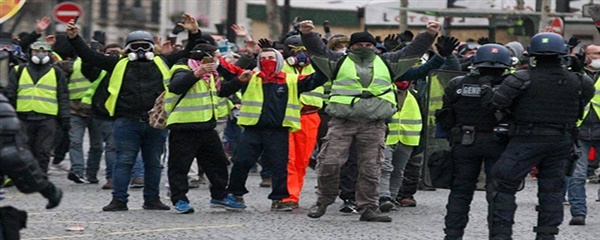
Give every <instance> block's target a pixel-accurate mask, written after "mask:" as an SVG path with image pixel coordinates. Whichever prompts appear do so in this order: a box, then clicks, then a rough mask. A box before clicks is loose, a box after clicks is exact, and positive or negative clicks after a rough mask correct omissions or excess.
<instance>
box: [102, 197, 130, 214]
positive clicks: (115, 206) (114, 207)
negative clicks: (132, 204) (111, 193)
mask: <svg viewBox="0 0 600 240" xmlns="http://www.w3.org/2000/svg"><path fill="white" fill-rule="evenodd" d="M127 210H129V208H127V203H126V202H122V201H119V200H117V199H116V198H113V199H112V201H110V203H109V204H108V205H106V206H105V207H103V208H102V211H105V212H116V211H127Z"/></svg>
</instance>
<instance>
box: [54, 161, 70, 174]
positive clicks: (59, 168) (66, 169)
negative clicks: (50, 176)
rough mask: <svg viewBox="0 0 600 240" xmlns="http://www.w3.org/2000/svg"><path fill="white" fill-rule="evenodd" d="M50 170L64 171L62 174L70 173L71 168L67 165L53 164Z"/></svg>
mask: <svg viewBox="0 0 600 240" xmlns="http://www.w3.org/2000/svg"><path fill="white" fill-rule="evenodd" d="M50 168H51V169H54V170H56V171H62V172H69V171H70V169H69V166H67V165H66V164H60V162H59V163H51V164H50Z"/></svg>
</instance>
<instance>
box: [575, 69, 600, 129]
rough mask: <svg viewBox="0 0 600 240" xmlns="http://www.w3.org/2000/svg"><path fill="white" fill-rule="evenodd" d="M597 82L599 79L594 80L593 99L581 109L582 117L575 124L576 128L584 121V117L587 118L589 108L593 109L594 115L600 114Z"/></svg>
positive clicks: (599, 92) (599, 90) (599, 82)
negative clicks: (594, 90)
mask: <svg viewBox="0 0 600 240" xmlns="http://www.w3.org/2000/svg"><path fill="white" fill-rule="evenodd" d="M598 80H600V77H599V78H598V79H597V80H596V83H595V84H594V89H596V92H595V93H594V97H593V98H592V100H591V101H590V103H589V104H588V105H586V106H585V108H584V109H583V117H582V118H581V120H579V121H578V122H577V126H580V125H581V123H582V122H583V119H585V117H587V115H588V114H589V113H590V107H593V108H594V111H595V112H596V114H600V81H598Z"/></svg>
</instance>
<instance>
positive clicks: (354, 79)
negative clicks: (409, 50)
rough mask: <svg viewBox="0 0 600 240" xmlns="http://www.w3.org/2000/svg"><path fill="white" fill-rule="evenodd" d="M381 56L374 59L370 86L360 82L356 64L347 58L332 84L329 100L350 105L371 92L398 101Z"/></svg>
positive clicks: (385, 98)
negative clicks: (365, 93) (364, 93)
mask: <svg viewBox="0 0 600 240" xmlns="http://www.w3.org/2000/svg"><path fill="white" fill-rule="evenodd" d="M383 61H384V60H383V59H381V57H379V56H377V57H375V59H374V60H373V77H372V79H371V83H370V84H369V86H368V87H366V88H364V87H363V86H362V84H361V83H360V82H359V77H358V74H357V73H356V65H355V64H354V61H352V59H350V58H345V60H344V62H343V63H342V65H341V66H340V69H339V71H338V74H337V77H336V79H334V80H333V85H332V86H331V95H330V96H329V102H333V103H341V104H346V105H350V104H351V103H352V102H357V101H360V96H361V95H362V94H363V92H369V93H371V94H372V95H373V96H376V97H378V98H381V99H384V100H387V101H389V102H390V103H392V104H393V105H394V106H395V105H396V104H397V103H396V96H395V94H394V91H393V86H394V84H392V77H391V76H390V72H389V69H388V68H387V66H386V65H385V63H384V62H383Z"/></svg>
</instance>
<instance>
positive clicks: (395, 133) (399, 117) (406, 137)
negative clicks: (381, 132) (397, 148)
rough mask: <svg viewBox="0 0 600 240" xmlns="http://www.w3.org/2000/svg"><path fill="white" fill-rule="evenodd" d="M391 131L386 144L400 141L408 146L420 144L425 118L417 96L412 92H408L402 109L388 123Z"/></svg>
mask: <svg viewBox="0 0 600 240" xmlns="http://www.w3.org/2000/svg"><path fill="white" fill-rule="evenodd" d="M388 129H389V133H388V135H387V138H386V140H385V144H387V145H394V144H396V143H398V142H400V143H402V144H404V145H406V146H418V145H419V141H420V140H421V130H422V129H423V120H422V118H421V110H420V109H419V103H418V102H417V98H415V96H414V95H413V93H412V92H410V91H409V92H408V93H406V98H405V99H404V104H403V105H402V109H401V110H400V111H398V112H396V113H395V114H394V115H393V116H392V121H391V122H390V123H388Z"/></svg>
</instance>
